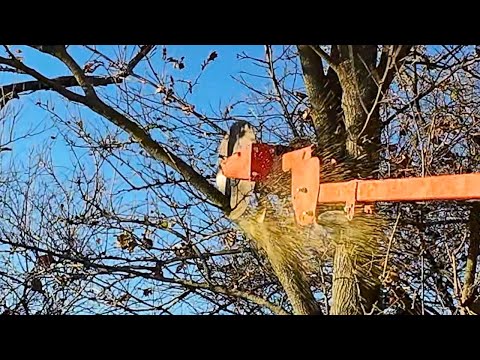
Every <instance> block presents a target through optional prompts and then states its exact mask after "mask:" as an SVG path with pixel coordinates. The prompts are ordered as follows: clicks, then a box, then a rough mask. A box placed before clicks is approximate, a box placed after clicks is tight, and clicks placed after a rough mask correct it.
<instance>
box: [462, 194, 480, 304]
mask: <svg viewBox="0 0 480 360" xmlns="http://www.w3.org/2000/svg"><path fill="white" fill-rule="evenodd" d="M468 220H469V231H470V239H469V240H470V242H469V246H468V254H467V263H466V265H465V279H464V284H463V291H462V305H463V306H466V307H470V308H471V310H473V311H474V312H477V311H478V305H477V304H473V302H474V298H475V295H476V291H475V287H474V284H475V276H476V273H477V259H478V254H479V250H480V204H478V203H475V204H473V205H472V208H471V209H470V216H469V219H468Z"/></svg>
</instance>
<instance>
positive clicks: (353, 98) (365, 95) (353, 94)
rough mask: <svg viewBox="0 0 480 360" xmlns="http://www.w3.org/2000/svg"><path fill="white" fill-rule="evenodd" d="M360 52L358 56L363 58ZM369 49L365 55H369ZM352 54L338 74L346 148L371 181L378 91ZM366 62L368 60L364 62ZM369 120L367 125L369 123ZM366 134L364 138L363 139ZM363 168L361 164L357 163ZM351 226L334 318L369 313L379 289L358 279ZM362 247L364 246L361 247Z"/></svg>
mask: <svg viewBox="0 0 480 360" xmlns="http://www.w3.org/2000/svg"><path fill="white" fill-rule="evenodd" d="M360 50H365V48H364V49H359V51H358V53H357V54H358V56H359V57H361V56H362V51H360ZM369 51H371V49H367V51H364V53H368V52H369ZM355 54H356V53H355V52H354V53H353V55H352V54H351V53H350V52H349V53H348V56H349V58H348V59H345V60H344V61H343V62H341V63H340V64H339V65H338V67H337V74H338V77H339V79H340V84H341V85H342V90H343V92H342V110H343V114H344V122H345V129H346V135H347V136H346V141H345V148H346V152H347V155H348V156H350V158H352V159H356V160H358V159H360V158H362V161H361V164H362V166H361V167H360V166H359V167H358V168H357V169H356V171H355V172H354V174H353V175H354V176H360V177H369V176H371V174H372V173H373V172H374V171H375V168H376V167H377V166H378V151H376V150H377V149H378V147H379V142H380V126H379V120H378V110H377V109H373V110H372V107H373V106H375V104H374V97H375V89H376V88H377V87H376V85H375V83H374V81H373V78H372V77H371V76H370V75H371V74H369V72H368V71H369V69H368V68H366V65H368V62H367V61H360V59H356V58H355V57H354V56H355ZM364 60H365V59H364ZM367 119H368V123H367ZM364 134H365V137H364V138H362V136H363V135H364ZM358 164H360V162H359V163H358ZM354 227H355V225H354V223H352V224H351V225H349V227H348V228H346V229H345V230H344V231H343V232H342V235H341V239H340V242H339V244H338V245H337V247H336V249H335V258H334V268H333V288H332V292H333V295H332V314H344V315H355V314H361V313H363V311H364V310H365V311H370V309H371V306H372V304H373V302H374V301H375V298H376V297H377V296H376V295H377V294H375V292H377V293H378V288H372V287H371V286H366V282H365V281H364V279H362V278H361V277H360V276H358V274H357V271H356V267H358V266H361V264H358V262H359V259H357V258H356V257H355V251H354V249H353V247H354V246H356V245H355V242H356V241H357V236H358V233H359V231H360V232H361V231H362V230H359V229H355V228H354ZM359 245H360V246H361V244H359Z"/></svg>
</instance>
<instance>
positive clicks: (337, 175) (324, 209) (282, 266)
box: [234, 150, 386, 314]
mask: <svg viewBox="0 0 480 360" xmlns="http://www.w3.org/2000/svg"><path fill="white" fill-rule="evenodd" d="M315 156H318V157H320V159H321V163H322V165H321V169H322V170H321V174H319V175H320V176H321V179H322V181H323V182H334V181H346V180H349V179H352V178H354V177H355V176H356V175H357V174H356V173H355V165H354V163H353V162H351V161H350V162H349V161H348V160H345V159H342V160H332V157H331V156H328V151H325V150H324V151H323V154H318V153H316V154H315ZM355 163H358V162H355ZM290 176H291V175H290V173H284V172H283V171H282V170H281V169H280V168H279V166H278V165H277V167H276V168H274V170H273V171H272V173H271V174H270V177H269V179H267V181H265V182H264V183H263V184H261V185H260V186H258V187H257V189H256V199H255V201H253V202H251V204H250V206H249V208H248V210H247V211H246V212H245V213H244V214H243V215H242V216H241V217H240V218H238V219H235V221H234V222H235V223H236V224H237V225H238V227H240V229H241V230H243V231H244V232H245V234H246V235H247V236H248V237H249V238H250V239H251V240H253V243H254V244H255V246H256V248H258V249H259V250H260V252H263V253H264V254H265V255H266V256H267V257H268V260H269V262H270V264H271V266H272V268H273V269H274V271H275V273H276V275H277V277H278V279H279V281H280V282H281V283H282V286H283V287H284V289H285V291H286V293H287V295H288V297H289V300H290V302H291V304H292V308H293V311H294V313H295V314H316V313H319V304H318V303H317V301H316V300H315V298H314V296H313V293H312V291H311V288H310V278H309V276H308V274H312V273H316V272H318V271H319V267H320V266H324V265H328V263H330V264H331V263H332V262H333V257H334V253H335V248H336V247H337V246H338V245H339V244H343V245H345V248H346V249H348V252H349V255H350V258H351V259H352V261H353V262H354V264H355V271H356V276H357V277H358V278H359V279H362V282H363V283H364V286H367V287H369V288H374V287H376V286H378V283H379V276H380V274H381V259H382V258H383V257H382V254H384V252H385V251H384V248H383V244H382V239H383V237H384V229H385V227H386V222H385V221H384V220H383V219H382V218H381V216H379V215H378V214H365V213H363V212H362V211H359V212H358V213H357V214H356V216H355V217H354V219H353V220H351V221H349V220H348V219H347V218H346V214H345V212H344V211H343V206H344V204H338V205H335V206H326V205H322V206H321V207H318V212H317V214H319V215H318V217H317V221H316V223H314V224H312V225H311V226H299V225H297V224H296V223H295V218H294V213H293V208H292V206H291V195H290V186H291V180H290Z"/></svg>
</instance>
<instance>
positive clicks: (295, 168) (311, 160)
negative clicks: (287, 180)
mask: <svg viewBox="0 0 480 360" xmlns="http://www.w3.org/2000/svg"><path fill="white" fill-rule="evenodd" d="M275 148H276V147H275V146H272V145H266V144H250V145H248V146H246V147H244V148H242V149H241V150H240V151H238V152H237V153H234V154H233V155H232V156H230V157H229V158H227V159H226V160H224V161H223V162H222V166H221V167H222V171H223V174H224V175H225V176H226V177H229V178H237V179H245V180H252V181H262V180H263V179H264V178H265V177H266V176H267V175H268V173H269V172H270V171H271V169H272V167H273V163H274V161H276V159H277V158H279V157H280V156H281V161H282V169H283V171H291V173H292V189H291V191H292V202H293V208H294V211H295V218H296V220H297V222H298V223H299V224H300V225H308V224H311V223H313V222H314V219H315V216H316V214H315V210H316V206H317V203H344V204H345V211H346V213H347V217H348V219H350V220H351V219H352V218H353V216H354V212H355V206H356V205H359V204H371V203H374V202H377V201H384V202H389V201H428V200H480V173H476V174H463V175H440V176H430V177H422V178H403V179H387V180H352V181H346V182H338V183H324V184H321V179H320V176H319V174H320V160H319V159H318V158H317V157H312V148H311V147H306V148H303V149H300V150H295V151H291V152H287V153H285V154H283V155H280V156H277V155H276V150H275ZM365 210H366V211H371V207H370V206H369V205H367V206H365Z"/></svg>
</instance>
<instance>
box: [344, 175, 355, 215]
mask: <svg viewBox="0 0 480 360" xmlns="http://www.w3.org/2000/svg"><path fill="white" fill-rule="evenodd" d="M350 184H351V187H352V189H351V192H350V194H351V195H350V198H349V199H348V200H347V201H346V202H345V212H346V213H347V219H348V220H349V221H351V220H352V219H353V217H354V216H355V206H356V205H357V189H358V181H357V180H353V181H351V182H350Z"/></svg>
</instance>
